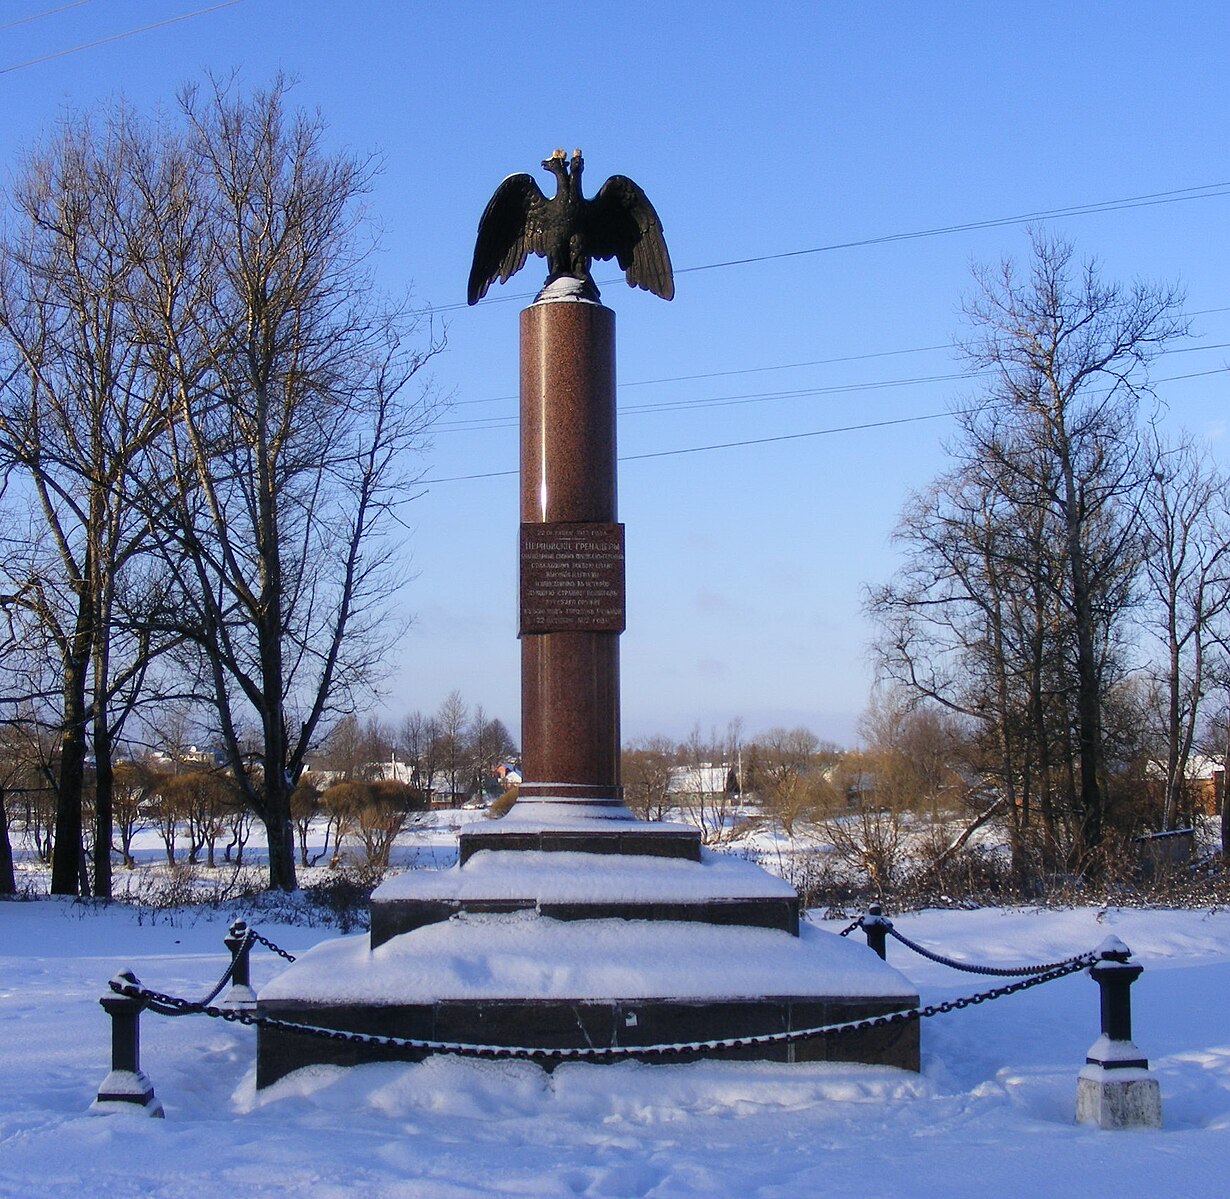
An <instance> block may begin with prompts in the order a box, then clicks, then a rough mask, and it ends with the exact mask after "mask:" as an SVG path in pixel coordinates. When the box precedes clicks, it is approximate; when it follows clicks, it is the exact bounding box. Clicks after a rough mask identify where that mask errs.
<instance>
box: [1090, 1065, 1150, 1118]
mask: <svg viewBox="0 0 1230 1199" xmlns="http://www.w3.org/2000/svg"><path fill="white" fill-rule="evenodd" d="M1076 1122H1077V1123H1078V1124H1096V1125H1097V1126H1098V1127H1099V1128H1161V1126H1162V1095H1161V1089H1160V1088H1159V1087H1158V1083H1157V1079H1156V1078H1155V1077H1154V1076H1153V1074H1152V1073H1151V1072H1150V1071H1149V1070H1141V1069H1134V1068H1128V1069H1121V1070H1108V1069H1107V1068H1106V1067H1105V1066H1098V1065H1089V1066H1085V1067H1084V1068H1083V1069H1082V1070H1081V1072H1080V1074H1079V1075H1078V1076H1077V1081H1076Z"/></svg>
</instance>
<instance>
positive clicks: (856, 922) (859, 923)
mask: <svg viewBox="0 0 1230 1199" xmlns="http://www.w3.org/2000/svg"><path fill="white" fill-rule="evenodd" d="M862 927H863V918H862V916H855V917H854V919H853V920H851V921H850V923H849V924H847V925H846V927H845V928H843V929H842V930H841V932H839V933H838V934H837V935H838V936H839V937H848V936H849V935H850V934H851V933H852V932H853V931H854V930H855V929H856V928H862Z"/></svg>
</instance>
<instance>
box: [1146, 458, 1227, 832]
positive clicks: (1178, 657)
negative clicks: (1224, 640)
mask: <svg viewBox="0 0 1230 1199" xmlns="http://www.w3.org/2000/svg"><path fill="white" fill-rule="evenodd" d="M1152 451H1153V452H1152V457H1153V472H1152V477H1151V478H1150V480H1149V483H1148V485H1147V487H1146V489H1145V514H1146V519H1145V522H1144V530H1145V533H1144V535H1145V550H1146V552H1145V581H1146V585H1147V590H1148V595H1149V600H1150V604H1149V607H1150V610H1151V611H1150V616H1151V619H1150V620H1149V625H1150V628H1151V629H1152V631H1153V632H1154V633H1155V635H1156V636H1157V638H1158V640H1159V641H1160V642H1161V647H1162V653H1163V655H1164V657H1163V661H1162V663H1161V668H1160V671H1159V672H1158V673H1159V675H1160V678H1159V682H1160V692H1161V700H1162V703H1161V712H1160V716H1161V720H1160V733H1161V741H1162V746H1163V750H1162V755H1161V756H1162V765H1163V766H1164V768H1165V772H1166V775H1165V793H1164V801H1163V812H1162V827H1163V828H1171V827H1173V826H1174V822H1175V821H1176V820H1177V819H1190V818H1191V815H1192V813H1191V810H1190V803H1189V800H1190V797H1189V796H1188V795H1187V793H1186V779H1187V764H1188V759H1189V757H1190V756H1191V752H1192V746H1193V743H1194V741H1195V737H1196V733H1197V730H1198V728H1199V719H1200V707H1201V701H1202V700H1203V698H1204V696H1205V692H1206V690H1207V688H1208V683H1209V679H1208V661H1207V658H1208V651H1209V648H1210V645H1212V644H1213V643H1214V640H1215V638H1216V636H1217V633H1218V630H1219V627H1220V625H1221V624H1222V622H1223V621H1224V619H1225V617H1226V614H1227V610H1228V609H1230V497H1228V495H1227V486H1228V483H1227V480H1226V479H1225V478H1224V477H1223V476H1222V475H1221V474H1220V473H1219V472H1218V471H1216V470H1215V469H1214V468H1213V466H1212V464H1211V463H1210V462H1209V460H1208V456H1207V454H1204V453H1202V452H1201V450H1200V449H1199V448H1198V447H1197V446H1196V445H1195V443H1193V442H1192V441H1191V440H1190V439H1184V440H1183V441H1181V442H1180V443H1179V444H1178V445H1175V446H1173V447H1167V446H1165V445H1163V444H1162V443H1161V442H1160V440H1159V441H1155V443H1154V445H1153V447H1152ZM1185 808H1186V810H1185Z"/></svg>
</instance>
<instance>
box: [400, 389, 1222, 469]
mask: <svg viewBox="0 0 1230 1199" xmlns="http://www.w3.org/2000/svg"><path fill="white" fill-rule="evenodd" d="M1223 374H1230V367H1224V366H1222V367H1217V368H1215V369H1214V370H1207V371H1191V372H1189V373H1188V374H1184V375H1168V376H1167V377H1166V378H1164V379H1155V380H1153V382H1154V383H1178V382H1181V381H1183V380H1186V379H1201V378H1206V377H1208V376H1209V375H1223ZM993 406H994V405H993V404H991V403H987V404H979V405H975V406H974V407H972V408H955V409H948V410H947V411H944V412H925V413H922V414H920V415H918V416H901V417H895V418H892V419H888V420H877V421H865V422H863V423H862V424H857V425H835V426H831V427H829V428H826V429H808V430H806V431H804V432H802V433H780V434H777V435H775V436H772V437H746V438H741V439H740V440H738V441H723V442H715V443H713V444H711V445H693V446H683V447H681V448H679V449H675V450H651V451H649V452H647V453H644V454H627V455H622V456H620V458H619V461H620V462H640V461H644V460H646V459H649V458H678V457H682V456H684V455H687V454H705V453H709V452H711V451H713V450H733V449H740V448H742V447H744V446H757V445H770V444H772V443H774V442H780V441H802V440H804V439H806V438H811V437H828V436H831V435H833V434H835V433H855V432H864V431H866V430H868V429H887V428H891V427H893V426H895V425H908V424H918V423H921V422H923V421H932V420H943V419H945V418H947V417H953V416H963V415H968V414H971V413H974V412H982V411H985V410H986V409H988V408H991V407H993ZM519 473H520V472H519V471H517V470H495V471H483V472H480V473H478V474H472V475H450V476H448V477H446V478H441V479H421V480H419V482H420V485H421V486H424V487H427V486H430V485H432V484H435V483H467V482H472V481H475V480H478V479H502V478H507V477H509V476H510V475H516V474H519Z"/></svg>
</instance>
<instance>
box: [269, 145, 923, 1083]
mask: <svg viewBox="0 0 1230 1199" xmlns="http://www.w3.org/2000/svg"><path fill="white" fill-rule="evenodd" d="M542 165H543V167H544V169H546V170H547V171H548V172H550V173H551V174H552V175H553V176H554V177H555V181H556V191H555V194H554V196H552V197H551V198H549V199H548V198H547V197H546V196H544V195H543V193H542V191H541V190H540V189H539V188H538V185H537V184H536V183H535V182H534V180H533V179H532V178H531V177H530V176H529V175H525V174H519V175H512V176H509V177H508V178H507V179H505V180H504V182H503V183H501V184H500V186H499V187H498V188H497V190H496V192H495V194H494V196H493V197H492V199H491V201H490V203H489V204H488V205H487V208H486V210H485V211H484V213H483V216H482V219H481V220H480V222H479V229H478V237H477V243H476V247H475V253H474V264H473V268H472V270H471V273H470V279H469V301H470V303H472V304H473V303H476V302H477V301H478V300H479V299H481V298H482V296H483V295H484V294H485V293H486V291H487V289H488V287H489V286H490V284H491V283H492V282H494V281H495V280H497V279H498V280H500V281H501V282H503V281H506V280H507V279H508V278H510V277H511V276H512V275H513V274H515V273H516V272H517V271H518V270H520V269H521V267H522V266H524V264H525V262H526V260H527V258H528V256H529V255H530V254H531V253H533V254H536V255H539V256H541V257H543V258H545V259H546V260H547V266H548V277H547V281H546V283H545V285H544V287H543V288H542V290H541V292H540V293H539V294H538V296H537V297H536V299H535V300H534V302H533V303H532V304H531V305H530V306H529V307H528V308H526V309H525V310H524V311H523V312H522V313H521V330H520V361H521V445H520V454H521V486H520V522H521V523H520V555H519V576H520V577H519V597H518V600H519V602H518V628H519V636H520V640H521V671H522V680H521V691H522V712H521V719H522V761H523V772H522V773H523V777H524V781H523V783H522V784H521V788H520V795H519V799H518V802H517V803H516V805H515V806H514V807H513V808H512V810H511V811H510V812H509V813H508V815H506V816H505V817H503V818H502V819H501V820H498V821H485V822H483V823H480V824H476V825H471V826H469V827H467V828H464V829H462V831H461V833H460V838H459V853H458V862H457V864H456V865H455V866H454V867H452V868H450V869H448V870H442V871H431V870H414V871H409V872H407V873H405V874H401V875H397V876H395V877H393V878H390V879H388V880H387V881H386V882H385V883H383V884H382V885H381V886H380V887H379V888H377V890H376V891H375V892H374V893H373V895H372V901H371V932H370V936H369V937H368V938H346V939H341V940H336V941H331V942H326V943H324V944H322V945H319V946H317V947H316V948H315V949H313V950H311V951H310V952H308V953H307V954H304V955H302V956H301V957H300V959H299V960H298V961H297V962H296V963H295V964H294V965H292V966H291V967H290V968H289V969H287V970H286V971H284V972H283V973H282V974H281V975H279V976H278V977H277V978H275V979H273V980H272V981H271V982H270V983H269V984H268V985H267V986H266V987H264V988H263V989H262V990H261V992H260V994H259V997H258V1004H259V1009H260V1011H261V1012H262V1013H264V1014H266V1015H269V1016H274V1017H278V1018H281V1019H284V1020H287V1021H298V1022H301V1023H310V1024H313V1025H318V1026H323V1027H327V1028H333V1029H338V1030H344V1031H350V1032H360V1033H368V1034H375V1035H378V1036H384V1037H388V1036H394V1037H398V1038H410V1039H416V1040H418V1041H420V1042H429V1043H431V1045H433V1046H435V1047H436V1048H439V1047H440V1046H442V1044H443V1043H452V1044H465V1045H486V1046H510V1047H517V1048H519V1049H524V1050H552V1049H585V1050H591V1051H595V1052H603V1051H608V1052H609V1051H612V1050H614V1051H618V1053H620V1054H625V1053H628V1052H632V1053H635V1052H636V1050H637V1048H638V1047H643V1048H644V1056H645V1057H646V1058H647V1059H649V1060H660V1051H659V1050H658V1049H657V1048H656V1047H658V1046H662V1045H678V1044H680V1043H692V1044H691V1047H690V1048H689V1049H687V1050H684V1051H676V1052H672V1053H671V1054H670V1056H669V1058H667V1060H673V1061H679V1060H687V1059H689V1058H694V1057H705V1056H726V1057H751V1058H767V1059H775V1060H823V1059H833V1060H843V1061H862V1062H873V1063H887V1064H892V1065H898V1066H903V1067H906V1068H909V1069H917V1068H918V1024H917V1022H916V1021H909V1022H903V1023H896V1024H890V1025H884V1026H880V1027H875V1028H868V1029H863V1030H860V1031H858V1032H856V1033H854V1034H842V1035H840V1036H824V1035H816V1036H810V1037H803V1038H800V1039H785V1038H786V1037H787V1036H788V1035H789V1034H792V1033H796V1032H799V1031H801V1030H807V1029H813V1028H816V1027H818V1026H821V1025H824V1024H829V1023H835V1022H839V1021H846V1020H860V1019H864V1018H867V1017H872V1016H877V1015H882V1014H884V1013H887V1012H891V1011H896V1010H900V1009H903V1008H910V1007H913V1006H915V1005H916V1004H917V1002H918V996H917V994H916V993H914V991H913V988H912V987H911V986H910V984H909V983H908V982H907V980H906V979H905V978H903V977H902V976H901V975H900V974H899V973H898V972H897V971H895V970H893V969H892V968H890V967H888V966H887V965H885V964H884V963H883V962H882V961H881V960H880V959H879V958H878V957H877V956H876V955H875V954H874V953H873V952H872V951H871V950H869V949H868V948H867V947H866V946H865V945H860V944H857V943H854V942H853V941H849V940H842V939H840V938H838V937H836V936H833V935H831V934H828V933H824V932H821V931H819V930H817V929H815V928H813V927H812V926H810V925H807V924H801V923H800V919H799V898H798V895H797V894H796V893H795V891H794V890H793V888H791V887H790V886H789V885H788V884H787V883H785V882H783V881H782V880H781V879H779V878H775V877H774V876H772V875H770V874H768V873H767V872H765V871H763V870H761V869H760V868H759V867H757V866H755V865H753V864H752V863H749V862H745V861H741V860H737V859H734V858H731V857H728V856H723V855H719V854H715V853H712V852H710V851H709V850H707V849H705V848H704V847H703V846H702V845H701V842H700V834H699V832H698V831H697V830H696V829H695V828H692V827H691V826H688V825H678V824H664V823H656V822H654V823H651V822H647V821H640V820H636V819H635V818H634V817H633V815H632V813H631V812H630V811H629V810H628V809H627V807H625V805H624V803H623V797H622V789H621V786H620V774H619V761H620V724H619V719H620V695H619V636H620V634H621V632H622V631H623V629H624V625H625V619H626V612H625V588H624V547H625V539H624V529H623V526H622V525H621V524H620V523H619V521H618V512H617V480H616V419H615V317H614V313H613V312H612V311H611V310H610V309H609V308H607V307H605V306H604V305H603V304H602V302H601V297H600V295H599V293H598V289H597V287H596V286H595V284H594V281H593V279H592V277H591V275H590V264H591V262H592V260H593V259H595V258H597V259H608V258H615V259H616V260H617V261H618V263H619V265H620V266H621V267H622V268H623V270H624V272H625V277H626V279H627V281H628V283H629V284H630V285H631V286H633V287H640V288H644V289H645V290H647V291H650V292H652V293H653V294H655V295H658V296H660V297H662V298H663V299H668V300H669V299H670V298H672V296H673V295H674V282H673V276H672V271H671V264H670V258H669V255H668V253H667V249H666V242H665V239H664V237H663V233H662V225H661V222H660V221H659V219H658V216H657V213H656V212H655V211H654V208H653V206H652V205H651V204H650V202H649V200H648V199H647V198H646V196H645V194H644V192H643V191H642V190H641V189H640V188H639V187H638V186H637V185H636V184H635V183H633V182H632V180H630V179H628V178H626V177H625V176H622V175H615V176H613V177H611V178H610V179H608V180H607V181H606V183H604V184H603V185H602V187H601V188H600V189H599V191H598V193H597V195H596V196H595V197H594V198H593V199H592V200H591V199H586V198H585V197H584V196H583V195H582V192H581V175H582V170H583V166H584V162H583V159H582V156H581V152H580V151H579V150H576V151H574V152H573V154H572V157H571V159H570V160H568V159H566V158H565V155H564V152H563V151H562V150H557V151H555V153H554V154H552V155H551V157H550V158H548V159H546V160H545V161H544V162H543V164H542ZM755 1037H767V1038H769V1039H767V1040H766V1041H763V1042H759V1043H753V1044H744V1045H741V1046H730V1045H722V1046H713V1045H710V1046H703V1045H698V1044H695V1043H698V1042H711V1041H724V1040H730V1039H746V1038H755ZM778 1037H780V1038H782V1039H773V1038H778ZM433 1051H434V1050H433V1048H431V1047H425V1046H419V1047H407V1046H405V1045H376V1044H373V1043H371V1042H356V1041H348V1040H345V1039H340V1038H339V1039H337V1040H324V1039H320V1038H313V1037H308V1036H305V1035H302V1034H297V1033H295V1032H293V1031H289V1030H286V1029H280V1028H273V1027H268V1026H262V1027H261V1028H260V1030H259V1040H258V1054H257V1085H258V1086H266V1085H268V1084H269V1083H272V1082H274V1081H276V1079H278V1078H280V1077H281V1076H282V1075H284V1074H286V1073H287V1072H289V1071H290V1070H293V1069H296V1068H298V1067H299V1066H303V1065H308V1064H312V1063H322V1062H328V1063H334V1064H346V1065H349V1064H355V1063H358V1062H363V1061H375V1060H386V1059H398V1060H416V1059H418V1058H421V1057H423V1056H425V1055H426V1054H427V1053H430V1052H433ZM612 1056H615V1055H614V1054H612Z"/></svg>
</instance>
